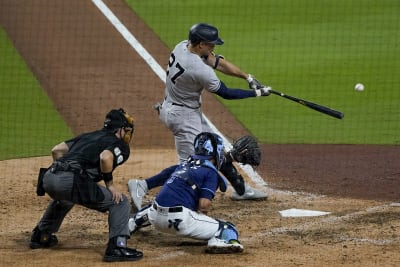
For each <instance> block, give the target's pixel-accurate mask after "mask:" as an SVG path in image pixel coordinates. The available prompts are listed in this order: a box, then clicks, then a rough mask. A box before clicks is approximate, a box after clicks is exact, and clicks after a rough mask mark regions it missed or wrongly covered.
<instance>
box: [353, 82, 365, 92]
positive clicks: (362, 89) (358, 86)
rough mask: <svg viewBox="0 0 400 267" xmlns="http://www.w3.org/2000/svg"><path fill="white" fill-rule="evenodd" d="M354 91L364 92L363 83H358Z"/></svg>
mask: <svg viewBox="0 0 400 267" xmlns="http://www.w3.org/2000/svg"><path fill="white" fill-rule="evenodd" d="M354 90H356V91H359V92H361V91H364V84H362V83H357V84H356V85H355V86H354Z"/></svg>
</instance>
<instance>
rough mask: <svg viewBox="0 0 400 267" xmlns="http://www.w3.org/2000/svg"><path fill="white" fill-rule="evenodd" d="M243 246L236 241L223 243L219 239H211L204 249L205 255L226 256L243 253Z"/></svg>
mask: <svg viewBox="0 0 400 267" xmlns="http://www.w3.org/2000/svg"><path fill="white" fill-rule="evenodd" d="M243 250H244V248H243V245H242V244H240V242H239V241H238V240H229V241H224V240H221V239H219V238H215V237H214V238H211V239H210V240H209V241H208V244H207V247H206V253H210V254H228V253H240V252H243Z"/></svg>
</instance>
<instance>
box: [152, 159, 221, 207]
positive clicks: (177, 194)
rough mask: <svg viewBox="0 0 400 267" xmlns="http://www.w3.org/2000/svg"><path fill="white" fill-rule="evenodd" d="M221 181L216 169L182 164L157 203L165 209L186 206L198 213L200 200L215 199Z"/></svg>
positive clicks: (191, 163) (164, 187)
mask: <svg viewBox="0 0 400 267" xmlns="http://www.w3.org/2000/svg"><path fill="white" fill-rule="evenodd" d="M219 179H220V178H219V174H218V172H217V170H216V169H213V168H210V167H206V166H204V165H198V164H194V163H193V162H189V163H184V164H181V165H179V166H178V167H177V168H176V169H175V171H174V172H173V173H172V174H171V176H170V178H169V179H168V180H167V182H166V183H165V184H164V185H163V187H162V188H161V190H160V192H159V193H158V195H157V197H156V202H157V203H158V204H159V205H161V206H163V207H173V206H184V207H186V208H188V209H191V210H194V211H196V210H197V208H198V202H199V199H200V198H207V199H210V200H212V199H213V198H214V195H215V192H216V191H217V188H218V185H219Z"/></svg>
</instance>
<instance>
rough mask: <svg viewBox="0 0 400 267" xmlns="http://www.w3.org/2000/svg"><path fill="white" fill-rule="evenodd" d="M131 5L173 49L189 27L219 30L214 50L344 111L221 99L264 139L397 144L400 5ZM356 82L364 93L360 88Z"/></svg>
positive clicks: (354, 1)
mask: <svg viewBox="0 0 400 267" xmlns="http://www.w3.org/2000/svg"><path fill="white" fill-rule="evenodd" d="M126 2H127V3H128V4H129V5H130V6H131V7H132V9H134V10H135V11H136V12H137V13H138V14H139V15H140V16H141V17H142V18H143V19H144V20H145V21H146V23H147V24H148V25H149V26H150V27H151V28H152V29H153V30H154V31H155V32H156V33H157V34H158V35H159V36H160V38H161V39H162V40H163V42H164V43H165V44H166V45H167V46H168V47H169V48H171V49H172V48H173V46H174V45H175V44H176V43H177V42H178V41H180V40H182V39H185V38H187V33H188V29H189V27H190V26H191V25H192V24H194V23H197V22H208V23H211V24H214V25H216V26H217V27H218V28H219V30H220V36H221V37H222V39H224V41H225V44H224V45H223V46H221V47H218V48H217V50H216V52H217V53H219V54H222V55H225V56H226V57H227V58H228V59H229V60H231V61H232V62H235V63H236V64H237V65H238V66H240V67H241V68H242V69H243V70H245V71H248V72H250V73H252V74H254V75H255V76H256V77H257V78H258V79H260V80H261V81H262V82H263V83H265V84H268V85H271V86H272V87H273V88H274V89H275V90H278V91H282V92H284V93H286V94H289V95H293V96H297V97H300V98H303V99H306V100H309V101H313V102H316V103H319V104H322V105H326V106H329V107H331V108H334V109H338V110H340V111H342V112H344V113H345V117H344V119H343V120H338V119H335V118H331V117H328V116H326V115H323V114H321V113H318V112H316V111H313V110H310V109H307V108H305V107H303V106H301V105H298V104H296V103H294V102H291V101H288V100H285V99H283V98H280V97H278V96H270V97H265V98H262V99H247V100H240V101H226V100H221V101H222V102H223V103H224V104H225V105H226V106H227V108H228V109H229V110H230V111H231V112H232V113H233V114H234V115H235V116H236V118H237V119H238V120H239V121H240V122H241V123H242V124H243V125H244V126H245V127H246V128H248V129H249V130H250V131H251V132H252V133H253V134H254V135H256V136H257V137H258V138H259V140H261V141H263V142H267V143H309V144H312V143H333V144H400V136H399V133H400V119H399V118H400V109H399V107H398V106H399V104H400V90H399V86H400V76H399V73H400V35H399V27H400V16H399V15H398V14H400V2H399V1H397V0H382V1H381V0H351V1H350V0H337V1H322V0H306V1H295V0H280V1H275V0H273V1H272V0H270V1H269V0H265V1H264V0H259V1H247V2H243V1H238V0H230V1H209V0H204V1H201V2H194V1H183V0H181V1H163V0H153V1H139V0H126ZM160 64H164V62H160ZM218 75H219V77H220V78H221V80H223V81H224V82H225V83H226V84H227V85H228V86H229V87H238V88H245V87H246V86H247V85H246V83H245V82H244V81H240V80H238V79H235V78H231V77H227V76H224V75H222V74H218ZM358 82H362V83H364V84H365V86H366V89H365V91H364V92H356V91H354V89H353V88H354V85H355V84H356V83H358ZM160 93H161V94H162V92H160ZM205 112H206V113H207V111H205ZM210 119H211V120H212V118H210Z"/></svg>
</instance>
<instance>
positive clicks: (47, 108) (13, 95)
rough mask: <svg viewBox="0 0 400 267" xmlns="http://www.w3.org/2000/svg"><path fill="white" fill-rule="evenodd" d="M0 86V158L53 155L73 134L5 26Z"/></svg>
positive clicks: (0, 38)
mask: <svg viewBox="0 0 400 267" xmlns="http://www.w3.org/2000/svg"><path fill="white" fill-rule="evenodd" d="M0 85H1V86H0V112H1V114H3V115H2V116H0V125H1V130H0V140H1V142H0V160H5V159H10V158H22V157H31V156H40V155H50V150H51V148H52V147H53V146H54V145H55V144H57V143H59V142H61V141H62V140H64V139H66V138H68V137H71V136H72V133H71V131H70V129H69V128H68V127H67V126H66V125H65V123H64V122H63V120H62V118H61V117H60V115H59V114H58V112H57V111H56V110H55V108H54V106H53V104H52V103H51V101H50V100H49V98H48V97H47V95H46V94H45V93H44V91H43V90H42V88H41V87H40V84H39V83H38V81H37V80H36V79H35V78H34V77H33V75H32V73H31V72H30V70H29V69H28V67H27V66H26V64H25V63H24V61H23V60H22V59H21V57H20V56H19V54H18V53H17V51H16V50H15V49H14V47H13V45H12V43H11V42H10V40H9V39H8V38H7V36H6V34H5V32H4V30H3V29H2V28H0Z"/></svg>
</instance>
